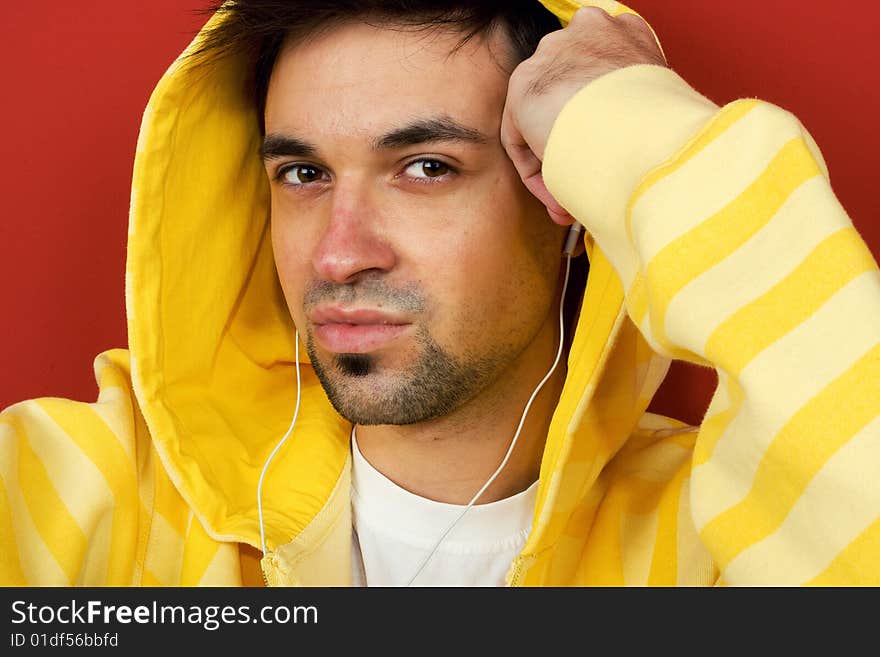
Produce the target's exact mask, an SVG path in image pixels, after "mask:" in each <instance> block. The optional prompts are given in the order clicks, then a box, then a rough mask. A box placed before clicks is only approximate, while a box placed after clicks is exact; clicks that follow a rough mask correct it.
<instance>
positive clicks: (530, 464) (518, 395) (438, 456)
mask: <svg viewBox="0 0 880 657" xmlns="http://www.w3.org/2000/svg"><path fill="white" fill-rule="evenodd" d="M557 322H558V320H556V321H553V320H551V321H549V322H548V324H547V325H545V327H544V328H542V330H541V332H540V333H539V335H538V336H537V337H536V339H535V340H534V341H533V342H532V344H531V345H530V347H528V348H527V349H526V351H525V352H524V353H523V355H522V356H523V357H522V358H519V359H517V361H516V362H514V363H513V364H512V365H511V366H510V367H509V368H508V369H507V370H505V371H504V372H503V373H502V374H501V376H499V377H498V378H497V380H496V382H495V383H494V384H493V385H492V386H491V387H490V388H489V389H486V390H484V391H483V392H481V393H480V395H478V396H477V397H476V398H474V399H473V400H471V401H469V402H468V403H466V404H465V405H463V406H462V407H461V408H459V409H458V410H456V411H455V412H454V413H450V414H448V415H445V416H443V417H440V418H436V419H434V420H431V421H428V422H422V423H419V424H413V425H404V426H396V425H394V426H392V425H380V426H358V427H357V441H358V447H359V448H360V450H361V453H362V454H363V456H364V458H365V459H367V461H369V462H370V464H371V465H372V466H373V467H374V468H376V469H377V470H378V471H379V472H381V473H382V474H384V475H385V476H386V477H388V478H389V479H390V480H391V481H393V482H394V483H396V484H397V485H398V486H401V487H402V488H405V489H406V490H408V491H410V492H412V493H414V494H416V495H420V496H422V497H425V498H428V499H432V500H436V501H438V502H446V503H449V504H467V503H468V502H470V500H471V499H472V498H473V496H474V495H475V494H476V492H477V491H478V490H480V488H482V487H483V486H484V485H485V483H486V481H488V480H489V478H490V477H491V476H492V474H493V473H494V472H495V471H496V469H497V468H498V466H499V465H500V464H501V462H502V460H503V459H504V456H505V454H506V453H507V451H508V448H509V447H510V444H511V441H512V440H513V438H514V435H515V434H516V431H517V427H518V426H519V424H520V420H521V418H522V415H523V411H524V410H525V407H526V404H527V402H528V400H529V398H530V397H531V395H532V393H533V392H534V390H535V388H536V387H537V385H538V383H539V382H540V381H541V380H542V379H543V378H544V376H545V375H546V373H547V371H548V370H549V369H550V366H551V365H552V363H553V360H554V358H555V356H556V350H557V346H558V337H559V336H558V335H557V329H556V325H555V324H556V323H557ZM564 381H565V362H564V359H560V362H559V364H558V365H557V366H556V369H555V370H554V372H553V374H552V375H551V377H550V378H549V379H548V380H547V382H546V383H545V384H544V386H543V387H542V388H541V390H540V392H539V393H538V394H537V396H536V397H535V399H534V400H533V402H532V404H531V406H530V408H529V411H528V414H527V415H526V417H525V421H524V422H523V426H522V430H521V431H520V434H519V437H518V438H517V441H516V446H515V447H514V450H513V452H512V453H511V455H510V458H509V460H508V462H507V464H506V465H505V466H504V468H503V470H502V471H501V472H500V473H499V475H498V476H497V477H496V478H495V480H494V481H493V482H492V484H491V485H490V486H489V487H488V488H487V489H486V490H485V491H484V492H483V494H482V495H481V496H480V498H479V499H478V500H477V502H476V503H477V504H487V503H489V502H494V501H497V500H500V499H504V498H506V497H510V496H511V495H515V494H516V493H519V492H521V491H523V490H525V489H526V488H528V487H529V486H530V485H531V484H532V483H534V482H535V481H536V480H537V478H538V473H539V471H540V465H541V457H542V455H543V451H544V443H545V441H546V437H547V431H548V429H549V427H550V420H551V418H552V415H553V411H554V410H555V408H556V404H557V402H558V400H559V395H560V393H561V391H562V385H563V383H564Z"/></svg>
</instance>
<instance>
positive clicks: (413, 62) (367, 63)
mask: <svg viewBox="0 0 880 657" xmlns="http://www.w3.org/2000/svg"><path fill="white" fill-rule="evenodd" d="M504 38H506V37H505V36H503V35H500V34H499V35H497V36H495V37H493V40H494V43H493V45H492V50H491V51H490V48H489V46H488V42H487V41H485V40H482V39H478V38H475V39H472V40H471V41H470V42H468V43H467V44H466V45H465V46H464V47H463V48H461V49H460V50H459V51H457V52H455V53H453V54H450V51H451V50H452V48H453V46H454V45H455V44H456V43H457V42H458V40H459V39H460V35H459V34H453V33H448V32H443V33H428V32H416V31H412V30H404V29H386V28H377V27H372V26H369V25H366V24H361V23H352V24H344V25H341V26H338V27H334V28H333V29H332V30H331V31H329V32H327V33H324V34H322V35H320V36H318V37H316V38H314V39H312V40H310V41H308V42H307V43H301V44H297V45H294V46H291V47H287V48H285V49H283V50H282V52H281V54H280V55H279V58H278V60H277V63H276V65H275V69H274V70H273V73H272V78H271V81H270V85H269V91H268V96H267V103H266V115H265V120H266V135H267V137H266V142H265V144H264V158H265V163H266V170H267V173H268V175H269V177H270V180H271V181H272V182H271V189H272V244H273V249H274V254H275V263H276V267H277V270H278V275H279V277H280V280H281V285H282V288H283V290H284V295H285V298H286V300H287V305H288V307H289V309H290V312H291V315H292V317H293V320H294V322H295V323H296V326H297V327H298V329H299V331H300V334H301V335H302V336H303V338H304V341H305V343H306V345H307V348H308V352H309V356H310V358H311V361H312V365H313V367H314V368H315V370H316V372H317V374H318V376H319V377H320V379H321V382H322V384H323V386H324V388H325V390H326V391H327V394H328V396H329V398H330V400H331V401H332V403H333V405H334V406H335V408H336V409H337V410H338V411H339V412H340V413H341V414H342V415H343V416H344V417H346V418H347V419H348V420H350V421H352V422H355V423H360V424H412V423H415V422H422V421H426V420H429V419H433V418H436V417H439V416H442V415H446V414H447V413H450V412H452V411H454V410H456V409H458V408H460V407H462V406H463V405H465V404H467V403H470V402H473V401H474V400H476V399H483V398H485V397H486V396H491V395H492V394H498V391H499V390H500V389H502V388H503V387H504V386H503V385H502V384H503V382H504V380H505V377H510V376H513V375H517V376H522V375H523V373H528V374H529V376H531V372H532V370H535V371H537V370H538V369H540V370H541V373H543V371H545V370H546V369H547V367H549V365H550V360H548V359H547V358H546V353H547V351H548V349H547V345H549V344H553V345H555V340H556V336H555V324H556V321H557V315H556V313H557V312H558V306H557V298H556V297H557V295H558V286H559V282H560V281H559V272H560V263H561V259H560V252H561V248H562V241H563V239H564V231H565V229H564V228H561V227H559V226H556V225H555V224H553V223H552V222H551V221H550V220H549V218H548V217H547V214H546V211H545V210H544V208H543V206H542V205H541V203H540V202H539V201H538V200H537V199H535V198H534V197H533V196H532V195H531V194H530V193H529V192H528V191H527V190H526V188H525V187H524V186H523V185H522V183H521V181H520V179H519V176H518V175H517V172H516V169H515V168H514V167H513V164H512V163H511V162H510V160H509V159H508V157H507V155H506V153H505V151H504V149H503V147H502V145H501V142H500V139H499V131H500V126H501V113H502V109H503V107H504V100H505V96H506V91H507V81H508V75H507V74H506V73H505V72H504V71H502V70H501V69H500V68H499V65H498V63H497V62H498V61H499V60H500V61H503V59H501V58H502V57H503V56H504V53H506V50H505V49H504V47H503V45H502V42H501V39H504ZM554 349H555V346H554ZM538 360H540V362H537V361H538ZM531 361H536V362H534V363H532V362H531ZM541 373H539V374H538V375H537V378H535V381H534V383H537V379H538V378H540V375H541ZM484 401H486V402H488V403H492V400H491V399H484Z"/></svg>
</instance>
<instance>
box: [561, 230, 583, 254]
mask: <svg viewBox="0 0 880 657" xmlns="http://www.w3.org/2000/svg"><path fill="white" fill-rule="evenodd" d="M583 228H584V227H583V225H582V224H581V223H580V222H578V221H575V222H574V223H573V224H572V225H571V228H569V229H568V237H566V238H565V246H564V247H563V248H562V255H564V256H568V257H569V258H570V257H571V256H572V255H573V254H574V249H575V247H576V246H577V241H578V236H579V235H580V234H581V230H583Z"/></svg>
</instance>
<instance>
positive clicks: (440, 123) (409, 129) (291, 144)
mask: <svg viewBox="0 0 880 657" xmlns="http://www.w3.org/2000/svg"><path fill="white" fill-rule="evenodd" d="M440 141H461V142H467V143H472V144H487V143H489V141H490V139H489V137H488V136H487V135H485V134H483V133H482V132H480V131H479V130H476V129H475V128H470V127H468V126H466V125H463V124H461V123H459V122H458V121H456V120H455V119H453V118H451V117H449V116H438V117H432V118H427V119H416V120H415V121H412V122H410V123H408V124H406V125H404V126H402V127H400V128H395V129H394V130H392V131H390V132H387V133H385V134H384V135H382V136H380V137H378V138H376V139H374V140H373V142H372V144H371V146H372V148H373V150H374V151H382V150H392V149H395V148H403V147H405V146H414V145H417V144H428V143H434V142H440ZM317 153H318V148H317V146H315V145H314V144H310V143H309V142H307V141H306V140H304V139H300V138H298V137H294V136H292V135H282V134H277V133H272V134H268V135H266V137H265V139H263V143H262V145H261V146H260V157H261V158H262V159H263V160H264V161H269V160H274V159H277V158H280V157H315V156H316V155H317Z"/></svg>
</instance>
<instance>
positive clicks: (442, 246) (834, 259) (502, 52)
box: [0, 0, 880, 585]
mask: <svg viewBox="0 0 880 657" xmlns="http://www.w3.org/2000/svg"><path fill="white" fill-rule="evenodd" d="M414 4H415V3H412V2H406V3H395V2H372V3H371V2H361V3H358V6H357V7H358V8H357V10H356V11H355V10H352V9H351V7H350V3H342V2H340V3H334V2H328V1H322V2H298V3H274V2H264V1H247V0H240V1H238V2H236V3H234V4H230V5H228V6H226V7H224V8H223V9H222V10H221V11H220V12H218V14H217V15H216V17H215V19H214V20H213V21H212V22H211V23H210V24H209V26H208V28H207V29H206V31H205V32H204V33H203V35H202V37H201V38H200V39H198V40H197V41H196V43H195V44H194V46H193V49H192V51H191V53H190V56H189V57H188V58H185V59H182V60H181V61H180V62H179V63H178V64H177V65H175V66H174V67H172V69H171V70H170V71H169V73H168V74H167V75H166V76H165V77H164V78H163V80H162V81H161V82H160V84H159V86H158V88H157V90H156V92H155V94H154V96H153V98H152V99H151V101H150V105H149V107H148V111H147V114H146V116H145V119H144V124H143V128H142V132H141V139H140V142H139V147H138V156H137V159H136V164H135V175H134V188H133V203H132V220H131V221H132V223H131V232H130V240H129V262H128V271H127V301H128V312H129V339H130V349H129V350H128V351H122V350H114V351H111V352H107V353H105V354H102V355H101V356H99V358H98V359H97V361H96V374H97V376H98V379H99V383H100V385H101V395H100V397H99V400H98V402H97V403H96V404H77V403H73V402H69V401H63V400H47V399H43V400H33V401H30V402H25V403H23V404H18V405H15V406H13V407H11V408H10V409H7V411H5V412H4V414H3V424H2V425H0V426H2V427H3V428H2V431H3V433H2V450H3V451H2V460H0V474H2V478H3V484H4V488H3V490H4V496H3V497H2V498H0V500H2V501H0V522H2V523H3V525H2V526H3V532H2V535H3V536H4V538H5V540H6V544H5V548H6V549H5V550H4V555H5V556H4V557H3V559H2V564H0V566H2V571H0V572H2V578H3V581H4V582H5V583H12V584H20V583H31V584H98V583H110V584H135V585H138V584H184V585H189V584H232V585H237V584H251V583H254V582H256V581H259V579H260V574H262V578H263V579H265V581H266V582H267V583H269V584H278V585H346V584H362V585H363V584H366V585H377V584H378V585H389V584H390V585H404V584H409V583H412V584H415V585H443V584H449V585H499V584H510V585H589V584H637V585H640V584H661V585H675V584H679V585H694V584H716V583H727V584H734V585H748V584H806V583H814V584H863V583H878V582H880V563H878V561H880V559H878V556H877V553H876V549H872V546H876V544H877V541H878V538H880V522H878V517H880V484H878V481H877V478H876V477H875V476H874V472H875V470H876V467H874V465H873V464H874V463H876V462H877V458H878V456H880V453H878V452H880V445H878V442H880V441H878V438H880V417H878V412H880V344H878V332H877V328H876V327H877V326H880V274H878V270H877V265H876V263H875V262H874V260H873V259H872V257H871V255H870V252H869V251H868V249H867V248H866V246H865V245H864V243H863V242H862V241H861V239H860V238H859V236H858V234H857V233H856V231H855V229H854V228H853V227H852V224H851V223H850V221H849V219H848V218H847V216H846V213H845V212H844V211H843V210H842V209H841V208H840V206H839V204H838V203H837V201H836V199H835V197H834V195H833V193H832V192H831V190H830V187H829V185H828V181H827V176H826V172H825V169H824V164H823V162H822V159H821V155H820V154H819V151H818V149H817V148H816V146H815V144H814V143H813V141H812V140H811V139H810V137H809V135H808V134H807V133H806V132H805V131H804V129H803V127H802V126H801V125H800V124H799V123H798V121H797V120H796V119H795V118H794V117H792V116H791V115H789V114H787V113H785V112H783V111H781V110H779V109H778V108H775V107H773V106H771V105H768V104H765V103H761V102H759V101H754V100H748V101H738V102H736V103H732V104H731V105H728V106H726V107H723V108H718V107H716V106H714V105H713V104H712V103H711V102H709V101H708V100H706V99H705V98H703V97H702V96H700V94H698V93H697V92H696V91H694V90H693V89H691V88H690V87H689V86H688V85H687V84H686V83H685V82H684V81H683V80H681V79H680V78H679V77H678V76H677V75H676V74H675V73H674V72H672V71H671V70H669V69H668V68H667V67H666V66H665V62H664V59H663V56H662V53H661V51H660V50H659V48H658V46H657V44H656V41H655V40H654V36H653V34H652V33H651V31H650V29H649V28H647V26H646V25H645V24H644V23H643V22H642V21H641V19H639V18H638V17H635V16H632V15H628V13H627V10H626V9H624V8H623V7H622V6H620V5H618V4H617V3H601V5H602V8H595V7H593V8H587V9H583V10H581V11H578V12H577V13H575V11H576V10H577V9H578V5H576V4H575V3H573V2H567V1H564V0H558V1H556V2H550V1H547V2H545V3H544V5H545V6H546V8H548V9H550V10H552V12H553V13H550V12H548V11H547V9H545V8H544V7H542V6H541V5H539V4H538V3H536V2H515V3H510V2H498V3H494V2H485V3H484V2H481V3H469V2H447V3H444V2H430V3H424V8H423V9H415V8H414ZM276 5H277V6H276ZM560 19H561V21H562V23H563V24H567V26H566V27H565V28H564V29H555V28H556V27H558V25H559V20H560ZM569 21H570V23H569ZM548 33H549V34H548ZM544 34H547V36H544V37H543V38H541V37H542V35H544ZM539 40H540V42H539ZM511 72H512V74H511ZM246 80H252V81H253V83H254V84H252V87H253V90H254V93H253V94H246V93H243V88H244V86H245V85H244V82H245V81H246ZM570 225H578V226H579V225H583V226H584V227H585V229H586V230H585V234H584V238H583V240H582V241H581V242H579V243H577V244H575V243H574V242H573V241H572V238H576V237H577V233H576V232H572V231H571V230H570V228H569V226H570ZM584 252H585V253H584ZM572 256H573V262H574V263H575V264H574V265H572V261H571V257H572ZM585 260H588V261H589V273H588V275H587V277H586V282H585V283H584V281H583V280H578V277H577V275H573V274H572V273H571V270H572V269H574V270H576V273H577V272H581V273H582V272H583V270H584V269H585V268H584V267H583V265H582V263H584V261H585ZM566 302H567V303H566ZM300 346H302V349H300ZM306 354H307V356H306ZM670 358H681V359H686V360H689V361H691V362H696V363H700V364H704V365H707V366H711V367H714V368H716V369H717V371H718V375H719V387H718V391H717V392H716V394H715V396H714V398H713V400H712V404H711V406H710V408H709V411H708V413H707V415H706V417H705V419H704V421H703V422H702V424H701V426H700V427H686V426H683V425H681V424H680V423H676V422H675V421H672V420H667V419H665V418H660V417H657V416H653V415H651V414H646V413H645V409H646V408H647V405H648V403H649V401H650V399H651V396H652V394H653V393H654V391H655V390H656V389H657V386H658V385H659V383H660V381H661V380H662V378H663V376H664V374H665V371H666V367H667V365H668V363H669V359H670ZM297 361H298V362H300V363H301V365H299V366H297V365H296V363H297ZM257 559H259V560H260V565H259V567H257V564H256V560H257ZM260 570H262V573H260Z"/></svg>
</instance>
